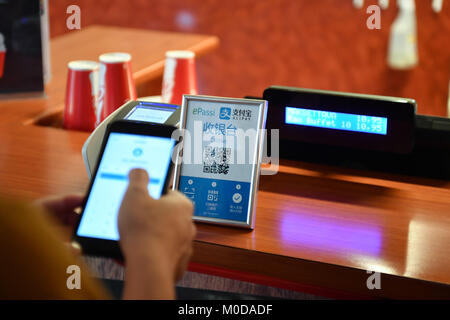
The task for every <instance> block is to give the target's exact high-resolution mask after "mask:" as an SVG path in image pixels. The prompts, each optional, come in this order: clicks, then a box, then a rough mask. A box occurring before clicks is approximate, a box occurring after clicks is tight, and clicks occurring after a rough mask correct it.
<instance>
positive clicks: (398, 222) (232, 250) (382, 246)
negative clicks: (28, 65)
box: [0, 31, 450, 298]
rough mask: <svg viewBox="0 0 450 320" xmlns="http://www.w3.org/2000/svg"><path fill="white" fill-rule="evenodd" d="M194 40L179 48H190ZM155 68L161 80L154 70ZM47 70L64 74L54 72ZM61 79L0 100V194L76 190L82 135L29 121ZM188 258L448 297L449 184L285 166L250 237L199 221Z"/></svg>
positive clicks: (354, 288) (346, 288) (302, 284)
mask: <svg viewBox="0 0 450 320" xmlns="http://www.w3.org/2000/svg"><path fill="white" fill-rule="evenodd" d="M145 33H148V34H153V35H154V36H156V35H158V37H159V36H160V37H161V39H160V43H161V45H160V47H159V49H158V50H159V56H158V54H156V53H152V54H150V53H148V54H149V55H151V56H153V58H151V59H150V58H149V60H148V61H147V62H145V63H148V64H149V66H152V65H153V64H156V65H158V64H160V63H161V62H160V61H161V59H162V58H163V52H164V50H166V49H167V47H170V45H169V46H166V47H164V45H162V44H163V43H166V42H165V41H163V38H165V37H166V35H165V34H159V33H152V32H148V31H145ZM73 36H74V37H75V36H79V35H73ZM179 36H180V37H181V38H183V37H190V35H182V36H181V35H179ZM207 38H208V37H205V38H204V39H207ZM95 39H96V38H95V37H94V38H93V39H92V41H94V40H95ZM213 39H214V38H213ZM197 40H198V39H197ZM197 40H195V41H194V40H193V42H192V44H191V45H188V44H186V47H189V46H193V47H194V48H195V47H196V44H195V43H197V42H198V41H197ZM66 41H67V42H66ZM186 41H187V40H186ZM205 41H206V40H205ZM55 42H56V44H55V43H54V44H53V46H52V48H53V50H55V48H58V49H57V50H63V47H64V48H67V47H71V45H70V41H68V40H67V39H66V38H64V39H56V40H55ZM199 42H200V43H201V42H202V41H199ZM62 43H64V45H63V44H62ZM59 45H61V46H62V47H58V46H59ZM101 45H105V46H106V44H103V43H102V44H101ZM156 47H157V46H155V44H154V43H153V44H152V48H153V50H156V49H155V48H156ZM210 47H212V46H210ZM67 50H68V52H67V55H68V56H69V53H70V50H69V49H67ZM109 50H110V49H109V48H108V50H102V52H103V51H109ZM111 50H112V48H111ZM124 50H125V49H124ZM127 51H128V52H130V51H132V50H127ZM58 52H60V51H58ZM64 52H65V51H64ZM72 52H73V51H72ZM80 52H81V51H80ZM98 53H99V52H96V51H95V50H92V52H91V54H94V55H97V54H98ZM131 53H132V55H133V58H134V62H137V63H136V65H137V66H138V67H135V72H136V73H137V75H138V79H139V77H142V79H144V80H143V82H145V81H149V80H151V76H148V74H147V73H146V72H143V73H145V75H143V74H142V73H140V72H141V70H153V67H148V66H147V67H145V63H144V62H143V63H141V62H140V59H141V58H138V56H137V55H136V54H135V53H134V52H131ZM53 55H56V53H55V52H54V53H53ZM80 58H90V59H92V57H90V56H89V55H86V56H85V57H80ZM142 59H144V57H142ZM152 59H153V60H152ZM54 61H59V62H55V64H57V65H61V66H62V65H64V64H65V63H66V60H64V59H63V58H54ZM139 66H140V67H139ZM61 68H62V67H61ZM140 68H142V69H140ZM154 68H156V69H158V70H159V71H158V72H156V71H155V75H159V76H160V74H161V71H162V70H161V68H162V66H161V67H160V68H157V67H154ZM54 72H62V71H58V67H57V66H55V68H54ZM150 73H151V72H150ZM58 79H59V80H58ZM55 80H57V81H58V84H57V85H55V87H53V82H54V81H55ZM64 83H65V80H64V78H63V77H60V76H59V73H58V75H57V76H55V78H54V79H53V80H52V83H51V86H52V87H51V89H50V91H49V99H48V100H42V99H41V100H39V99H29V100H14V101H4V102H2V103H1V104H0V110H1V111H2V116H1V118H0V139H1V140H0V141H1V143H0V181H1V188H0V193H1V195H3V196H10V197H22V198H27V199H36V198H39V197H42V196H48V195H56V194H66V193H73V192H78V193H79V192H84V191H85V189H86V187H87V184H88V177H87V174H86V171H85V167H84V164H83V161H82V158H81V147H82V144H83V143H84V141H85V139H86V138H87V136H88V133H83V132H69V131H65V130H62V129H59V128H52V127H43V126H37V125H35V124H33V123H32V121H30V119H31V120H32V119H35V118H36V117H38V116H39V115H40V114H42V112H44V111H45V110H48V109H49V108H52V107H54V106H57V105H58V104H60V103H61V100H60V99H59V97H63V96H64V89H63V87H64ZM193 262H194V263H193V264H192V265H193V266H194V267H197V268H201V267H198V266H199V265H200V266H207V267H209V268H210V269H209V270H211V271H212V272H213V270H215V271H216V272H219V273H220V272H221V273H222V274H229V275H230V276H233V277H236V278H240V279H242V280H249V281H252V280H254V281H260V282H264V281H265V282H266V283H268V284H273V285H280V286H285V287H289V288H294V289H298V290H304V291H306V292H312V293H322V294H326V295H330V296H336V295H338V296H339V295H341V294H342V295H341V296H355V295H356V296H358V297H366V296H372V297H390V298H438V297H440V298H450V272H449V270H450V183H449V182H447V181H438V180H427V179H420V178H410V177H402V176H395V175H387V174H375V173H367V172H362V171H356V170H346V169H338V168H332V167H327V166H319V165H311V164H305V163H299V162H288V161H285V162H282V165H281V166H280V171H279V173H278V174H276V175H274V176H262V177H261V186H260V191H259V193H258V204H257V213H256V227H255V230H254V231H246V230H240V229H233V228H226V227H219V226H211V225H205V224H198V236H197V240H196V242H195V253H194V257H193ZM204 269H205V270H206V269H207V268H204ZM366 270H371V271H377V272H381V289H379V290H376V289H375V290H369V289H368V288H367V286H366V280H367V278H368V277H369V276H370V274H368V273H367V272H366Z"/></svg>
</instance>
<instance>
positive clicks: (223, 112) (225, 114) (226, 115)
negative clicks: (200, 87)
mask: <svg viewBox="0 0 450 320" xmlns="http://www.w3.org/2000/svg"><path fill="white" fill-rule="evenodd" d="M230 118H231V108H220V113H219V119H222V120H230Z"/></svg>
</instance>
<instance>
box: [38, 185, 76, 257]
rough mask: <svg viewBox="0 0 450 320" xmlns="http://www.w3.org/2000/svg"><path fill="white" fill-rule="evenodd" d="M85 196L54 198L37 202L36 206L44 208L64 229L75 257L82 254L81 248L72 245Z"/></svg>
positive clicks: (66, 239)
mask: <svg viewBox="0 0 450 320" xmlns="http://www.w3.org/2000/svg"><path fill="white" fill-rule="evenodd" d="M83 199H84V198H83V196H82V195H77V194H71V195H66V196H53V197H48V198H43V199H39V200H37V201H35V203H34V204H35V205H36V206H38V207H40V208H42V209H43V210H44V211H45V212H46V213H47V214H48V215H49V216H50V217H51V218H52V220H54V221H55V222H56V223H58V225H59V227H61V228H60V229H62V233H63V236H65V237H66V238H65V239H63V240H64V241H65V242H66V244H67V246H68V247H69V249H70V250H71V251H72V252H73V254H75V255H79V254H80V251H81V249H80V247H79V246H76V245H75V244H74V243H72V241H71V238H72V233H73V228H74V227H75V224H76V221H77V220H78V218H79V212H77V209H78V208H80V207H81V205H82V203H83Z"/></svg>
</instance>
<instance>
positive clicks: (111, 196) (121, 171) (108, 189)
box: [77, 132, 175, 241]
mask: <svg viewBox="0 0 450 320" xmlns="http://www.w3.org/2000/svg"><path fill="white" fill-rule="evenodd" d="M174 145H175V140H173V139H171V138H167V137H156V136H147V135H138V134H129V133H119V132H111V133H110V135H109V138H108V141H107V143H106V146H105V150H104V152H103V156H102V159H101V161H100V164H99V167H98V170H97V173H96V175H95V177H94V182H93V184H92V188H91V192H90V194H89V196H88V199H87V202H86V205H85V208H84V212H83V215H82V217H81V221H80V224H79V227H78V230H77V235H78V236H80V237H87V238H98V239H105V240H116V241H118V240H119V231H118V226H117V216H118V213H119V208H120V204H121V202H122V198H123V195H124V193H125V191H126V188H127V186H128V173H129V171H130V170H131V169H133V168H143V169H145V170H147V172H148V174H149V176H150V181H149V185H148V190H149V193H150V195H151V196H152V197H153V198H156V199H158V198H159V197H160V196H161V194H162V192H163V188H164V182H165V179H166V176H167V174H168V170H169V168H170V161H171V160H172V150H173V147H174Z"/></svg>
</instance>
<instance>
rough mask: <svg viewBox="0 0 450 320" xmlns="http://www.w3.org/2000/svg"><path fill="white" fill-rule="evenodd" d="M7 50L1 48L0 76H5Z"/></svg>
mask: <svg viewBox="0 0 450 320" xmlns="http://www.w3.org/2000/svg"><path fill="white" fill-rule="evenodd" d="M5 56H6V50H0V78H1V77H3V70H4V69H5Z"/></svg>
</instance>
